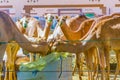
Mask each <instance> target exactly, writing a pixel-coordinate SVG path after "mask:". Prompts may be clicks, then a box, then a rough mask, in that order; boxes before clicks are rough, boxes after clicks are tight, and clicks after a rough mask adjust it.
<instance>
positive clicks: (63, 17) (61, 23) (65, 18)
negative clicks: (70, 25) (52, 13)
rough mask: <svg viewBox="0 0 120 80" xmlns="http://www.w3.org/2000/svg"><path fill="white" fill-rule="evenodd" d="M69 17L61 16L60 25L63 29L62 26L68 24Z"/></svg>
mask: <svg viewBox="0 0 120 80" xmlns="http://www.w3.org/2000/svg"><path fill="white" fill-rule="evenodd" d="M66 20H67V17H66V16H61V17H60V18H59V20H58V25H59V26H60V27H62V25H63V24H64V23H65V24H66Z"/></svg>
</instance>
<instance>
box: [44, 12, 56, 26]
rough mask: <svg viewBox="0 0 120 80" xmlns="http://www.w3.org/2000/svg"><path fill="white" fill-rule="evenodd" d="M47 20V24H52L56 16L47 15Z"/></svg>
mask: <svg viewBox="0 0 120 80" xmlns="http://www.w3.org/2000/svg"><path fill="white" fill-rule="evenodd" d="M44 17H45V19H46V22H47V24H50V25H51V24H52V21H53V19H54V16H53V15H52V14H46V15H45V16H44Z"/></svg>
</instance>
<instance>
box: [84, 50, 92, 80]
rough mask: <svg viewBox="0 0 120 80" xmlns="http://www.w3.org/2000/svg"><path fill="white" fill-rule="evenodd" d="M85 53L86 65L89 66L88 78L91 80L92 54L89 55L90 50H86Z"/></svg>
mask: <svg viewBox="0 0 120 80" xmlns="http://www.w3.org/2000/svg"><path fill="white" fill-rule="evenodd" d="M84 54H85V59H86V66H87V68H88V80H91V67H90V65H91V60H90V58H91V56H89V52H88V51H85V52H84Z"/></svg>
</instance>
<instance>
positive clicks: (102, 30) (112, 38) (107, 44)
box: [56, 17, 120, 80]
mask: <svg viewBox="0 0 120 80" xmlns="http://www.w3.org/2000/svg"><path fill="white" fill-rule="evenodd" d="M119 25H120V17H115V18H111V19H110V18H109V19H106V20H102V21H100V22H99V23H98V24H97V25H96V26H94V28H93V29H92V30H91V31H90V32H89V35H88V36H87V37H86V38H85V39H84V40H82V41H81V42H78V43H76V44H74V45H73V44H72V43H69V44H68V43H59V44H57V45H56V46H57V47H56V50H57V51H67V52H72V53H74V52H75V53H79V52H84V51H86V50H88V49H90V48H92V47H94V46H97V48H98V51H99V53H100V54H103V55H104V53H105V54H109V53H108V52H109V50H110V49H113V50H115V51H116V54H117V55H118V54H119V53H118V52H119V50H120V48H119V46H120V45H119V38H120V36H119V33H120V28H119V27H120V26H119ZM111 33H112V34H111ZM62 46H64V47H62ZM68 46H69V47H68ZM106 52H107V53H106ZM99 58H102V59H99V60H100V65H101V66H102V67H104V68H105V66H106V64H105V56H103V57H102V56H101V55H99ZM117 60H118V62H119V61H120V60H119V59H118V58H117ZM116 71H119V63H118V67H117V70H116ZM103 74H104V73H103ZM116 74H117V72H116ZM104 77H105V76H104ZM102 80H106V79H104V78H103V79H102Z"/></svg>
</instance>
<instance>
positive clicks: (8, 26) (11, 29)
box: [0, 11, 49, 69]
mask: <svg viewBox="0 0 120 80" xmlns="http://www.w3.org/2000/svg"><path fill="white" fill-rule="evenodd" d="M0 23H1V26H0V28H1V29H0V33H1V36H0V42H1V43H0V59H1V60H0V63H1V64H0V69H2V61H3V55H4V53H5V49H6V46H7V43H9V42H11V41H16V42H17V43H18V44H19V45H20V47H22V48H23V49H25V50H27V51H29V52H33V53H41V54H47V52H48V50H49V46H48V43H47V42H45V41H39V42H36V43H35V42H30V41H29V40H28V39H26V37H24V36H23V35H22V34H21V32H20V31H19V30H18V29H17V26H16V24H15V23H14V22H13V21H12V19H11V18H10V16H9V15H8V14H6V13H4V12H2V11H0Z"/></svg>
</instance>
